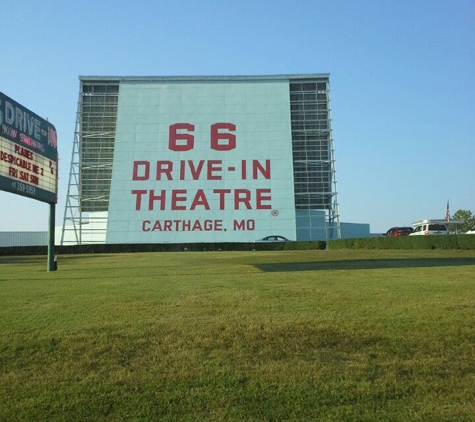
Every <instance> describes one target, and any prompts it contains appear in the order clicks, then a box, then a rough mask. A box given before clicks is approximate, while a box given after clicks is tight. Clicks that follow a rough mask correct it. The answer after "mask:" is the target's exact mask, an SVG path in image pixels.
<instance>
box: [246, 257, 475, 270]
mask: <svg viewBox="0 0 475 422" xmlns="http://www.w3.org/2000/svg"><path fill="white" fill-rule="evenodd" d="M461 265H475V258H437V259H435V258H417V259H359V260H339V261H312V262H276V263H270V264H256V265H255V266H256V268H258V269H259V270H261V271H264V272H286V271H288V272H291V271H319V270H377V269H382V268H423V267H454V266H461Z"/></svg>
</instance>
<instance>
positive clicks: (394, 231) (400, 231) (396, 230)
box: [384, 227, 414, 236]
mask: <svg viewBox="0 0 475 422" xmlns="http://www.w3.org/2000/svg"><path fill="white" fill-rule="evenodd" d="M413 231H414V229H413V228H412V227H391V228H390V229H389V230H388V231H387V232H386V233H385V234H384V236H407V235H409V234H411V233H412V232H413Z"/></svg>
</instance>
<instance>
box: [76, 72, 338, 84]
mask: <svg viewBox="0 0 475 422" xmlns="http://www.w3.org/2000/svg"><path fill="white" fill-rule="evenodd" d="M329 77H330V74H329V73H302V74H279V75H234V76H233V75H222V76H217V75H216V76H212V75H211V76H196V75H193V76H185V75H182V76H100V75H92V76H89V75H84V76H81V75H80V76H79V79H80V80H81V81H98V80H100V81H110V82H122V81H130V82H134V81H136V82H161V81H164V82H167V81H229V80H233V81H243V80H287V79H316V78H326V79H328V78H329Z"/></svg>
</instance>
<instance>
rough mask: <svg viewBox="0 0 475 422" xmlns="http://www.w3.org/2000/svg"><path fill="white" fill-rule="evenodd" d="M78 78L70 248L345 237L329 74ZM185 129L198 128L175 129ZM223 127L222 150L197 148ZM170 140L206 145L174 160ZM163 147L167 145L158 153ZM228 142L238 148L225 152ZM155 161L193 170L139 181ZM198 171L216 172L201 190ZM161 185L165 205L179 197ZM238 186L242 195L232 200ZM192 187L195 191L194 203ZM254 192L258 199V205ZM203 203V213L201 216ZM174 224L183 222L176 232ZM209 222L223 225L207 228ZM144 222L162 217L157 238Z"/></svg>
mask: <svg viewBox="0 0 475 422" xmlns="http://www.w3.org/2000/svg"><path fill="white" fill-rule="evenodd" d="M79 82H80V83H79V99H78V110H77V119H76V129H75V134H74V144H73V152H72V160H71V169H70V177H69V184H68V191H67V198H66V207H65V214H64V223H63V230H62V233H63V235H62V243H63V244H70V243H78V244H81V243H104V242H107V243H117V242H121V243H124V242H125V243H127V242H131V243H132V242H133V243H140V242H144V243H150V242H151V241H152V242H165V243H166V242H173V241H175V242H195V241H196V242H207V241H210V242H212V241H223V240H224V241H226V240H229V241H252V240H254V239H256V238H258V237H262V235H264V234H284V235H285V234H288V236H289V237H290V238H293V240H326V239H332V238H339V237H341V228H340V218H339V213H338V200H337V186H336V173H335V154H334V148H333V137H332V129H331V107H330V83H329V74H305V75H272V76H205V77H201V76H190V77H187V76H183V77H130V76H128V77H115V76H105V77H102V76H82V77H80V78H79ZM216 122H221V123H216ZM176 124H185V125H186V124H188V126H183V127H185V129H183V127H181V126H177V127H178V129H173V126H175V125H176ZM214 124H218V125H221V126H220V127H219V128H218V129H216V131H215V133H214V136H215V141H214V142H215V144H214V147H213V132H212V134H211V138H212V139H211V144H212V149H214V151H211V150H210V148H209V146H208V150H209V151H208V150H205V149H204V147H203V149H202V150H200V151H198V148H201V146H198V144H199V145H201V140H202V139H205V136H209V134H206V135H205V132H204V129H203V131H201V130H202V128H205V127H210V126H211V131H213V125H214ZM226 124H228V126H226ZM223 125H224V126H223ZM229 125H230V126H229ZM230 127H231V128H233V127H235V128H236V129H235V130H231V129H229V128H230ZM190 128H192V129H190ZM168 130H169V131H168ZM173 130H175V132H173ZM167 131H168V132H167ZM172 132H173V135H172ZM167 136H170V139H171V138H172V137H174V142H176V144H175V149H180V148H187V147H189V146H191V145H193V148H195V149H196V150H195V151H189V150H186V151H185V150H183V149H182V150H180V151H179V152H178V153H176V152H177V151H171V153H173V152H175V153H176V154H175V155H173V154H170V151H169V150H170V142H172V141H170V140H169V141H168V142H169V143H168V150H167V148H166V145H165V144H166V139H165V138H166V137H167ZM160 142H162V143H163V144H164V145H165V146H162V147H155V143H160ZM229 142H235V143H236V144H233V145H232V146H233V147H234V148H231V146H229V145H228V147H229V150H228V151H227V152H226V153H225V154H224V153H223V150H222V149H223V147H226V143H229ZM191 149H192V148H191ZM220 149H221V151H220ZM231 149H232V151H231ZM165 156H166V157H168V158H167V159H163V160H161V159H162V157H165ZM223 156H225V157H226V159H224V158H223ZM127 157H130V158H127ZM233 160H234V161H233ZM155 162H157V163H158V162H160V163H161V165H163V166H165V163H167V165H169V166H170V168H173V169H177V168H178V166H181V167H182V168H183V169H184V168H185V166H188V165H190V168H189V169H188V168H187V170H188V173H187V174H188V176H183V175H184V174H185V170H183V171H182V172H181V173H180V175H178V172H176V173H173V175H172V173H171V170H170V172H168V173H166V171H168V170H169V169H168V170H167V169H164V168H161V169H160V170H159V169H158V164H157V169H156V172H157V178H156V180H154V181H152V180H147V181H144V182H141V181H140V180H139V179H140V178H144V177H145V176H144V174H138V173H137V172H139V170H137V169H140V171H142V168H146V167H147V166H153V165H155ZM137 163H138V164H137ZM140 163H142V164H143V163H146V165H145V164H143V166H142V164H140ZM187 163H189V164H187ZM202 163H204V164H202ZM210 163H211V164H210ZM251 164H252V165H253V166H254V165H255V168H253V170H252V172H251V169H250V165H251ZM140 166H142V167H140ZM173 166H174V167H173ZM200 166H208V178H207V179H203V180H202V181H201V182H200V183H201V185H199V187H198V188H196V183H195V182H197V180H196V179H197V178H198V176H197V175H198V174H200V176H199V177H200V178H204V176H203V177H202V175H204V171H203V173H202V174H201V173H200V171H201V170H199V169H200V168H201V167H200ZM239 166H241V167H240V170H239V171H240V172H241V173H240V174H239V171H238V167H239ZM267 166H268V167H267ZM132 167H134V169H135V170H136V173H134V175H133V176H132V170H130V169H131V168H132ZM244 167H245V168H244ZM271 170H272V174H271ZM147 171H148V170H147ZM159 171H162V173H163V174H162V176H163V178H162V179H161V180H158V174H159ZM259 171H260V174H259ZM246 172H248V173H249V174H252V175H250V176H249V175H246V174H247V173H246ZM189 174H191V176H189ZM147 175H148V173H147ZM165 175H167V176H168V179H165ZM187 177H188V180H185V179H186V178H187ZM150 178H152V177H150ZM173 178H174V179H175V180H171V179H173ZM179 178H180V179H182V180H176V179H179ZM259 178H260V179H261V180H259V181H258V180H257V179H259ZM129 179H130V180H129ZM217 179H219V180H217ZM137 186H138V187H140V189H137ZM289 187H291V188H290V189H289ZM158 188H160V189H162V190H160V192H162V195H163V198H165V196H167V200H168V198H169V197H170V196H173V195H174V198H175V201H176V202H175V203H173V202H172V203H171V205H170V204H167V205H165V204H164V203H165V199H163V198H162V199H163V203H162V202H160V201H162V199H160V198H161V197H158V196H157V194H156V192H157V189H158ZM233 189H234V190H233ZM228 190H229V191H230V192H231V191H233V192H234V205H232V204H231V203H232V201H233V198H231V197H232V195H233V194H232V193H229V192H228ZM130 191H135V192H138V191H140V192H149V193H148V195H149V196H148V203H149V204H150V203H151V202H153V201H156V202H157V203H156V204H155V206H156V209H153V216H152V215H151V214H152V212H150V211H151V210H150V209H148V210H147V209H146V199H145V193H144V194H143V195H142V194H140V196H139V195H138V194H136V195H135V196H134V195H130ZM183 191H186V192H188V194H190V193H191V192H192V191H193V194H196V196H195V197H194V198H195V200H194V201H192V199H191V198H185V196H184V194H182V192H183ZM215 191H219V192H221V196H220V197H219V201H220V205H219V206H218V205H213V204H214V202H213V201H214V199H213V197H212V195H211V194H210V192H215ZM170 192H171V193H170ZM196 192H199V193H196ZM222 192H226V195H227V196H226V197H225V196H224V194H223V193H222ZM263 192H264V193H263ZM152 193H153V194H152ZM228 193H229V195H228ZM239 195H241V197H239ZM246 195H247V196H246ZM252 195H254V196H256V195H257V196H258V197H259V198H260V200H259V201H258V200H256V203H257V205H256V203H251V199H250V198H251V196H252ZM259 195H260V196H259ZM126 197H129V198H128V199H127V200H125V198H126ZM157 198H159V199H157ZM140 200H142V202H143V204H144V205H143V207H142V209H139V208H140V206H141V205H137V204H138V203H139V202H140ZM253 200H254V198H253ZM134 201H135V202H134ZM186 201H188V202H186ZM219 201H218V199H216V203H217V202H219ZM185 203H187V206H185V205H181V204H185ZM134 204H135V207H136V208H135V209H133V208H134ZM190 204H191V205H190ZM193 204H195V205H200V206H201V207H198V206H196V207H195V209H192V208H193ZM213 206H214V207H215V209H214V210H213ZM159 207H160V209H158V208H159ZM162 207H163V208H165V209H161V208H162ZM186 207H188V209H187V210H185V209H184V208H186ZM259 207H260V208H261V209H256V208H259ZM246 208H247V209H246ZM192 211H193V212H192ZM228 215H229V218H228V220H229V221H227V220H226V218H227V216H228ZM246 218H248V219H247V220H246ZM170 221H181V223H176V225H175V223H173V224H172V225H171V226H170V224H169V225H168V229H166V227H167V226H166V225H167V224H168V223H167V222H170ZM205 221H214V222H216V221H218V222H220V223H214V224H215V227H214V229H215V230H207V229H206V228H205V226H204V222H205ZM232 221H234V231H233V229H232V225H233V224H232V223H231V222H232ZM236 221H238V224H237V225H236ZM242 221H246V222H252V224H251V223H248V225H249V227H248V229H250V230H242V227H241V226H239V224H240V222H242ZM145 222H152V223H153V222H154V226H153V227H154V228H156V227H158V230H157V231H158V233H153V234H151V231H152V230H151V226H152V223H151V224H150V225H148V226H147V225H146V224H145ZM196 222H198V223H196ZM189 224H191V225H193V224H195V226H197V227H198V229H197V230H192V229H190V228H189V226H188V225H189ZM195 226H193V227H195ZM236 227H237V228H236ZM134 231H135V234H134V233H132V232H134ZM167 231H168V232H169V231H175V233H168V232H167ZM213 231H214V233H211V232H213ZM179 232H180V233H179Z"/></svg>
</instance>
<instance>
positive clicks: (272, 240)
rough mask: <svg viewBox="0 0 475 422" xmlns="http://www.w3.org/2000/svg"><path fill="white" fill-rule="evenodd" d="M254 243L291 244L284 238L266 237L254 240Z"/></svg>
mask: <svg viewBox="0 0 475 422" xmlns="http://www.w3.org/2000/svg"><path fill="white" fill-rule="evenodd" d="M254 242H291V240H289V239H287V238H286V237H284V236H266V237H263V238H262V239H258V240H255V241H254Z"/></svg>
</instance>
